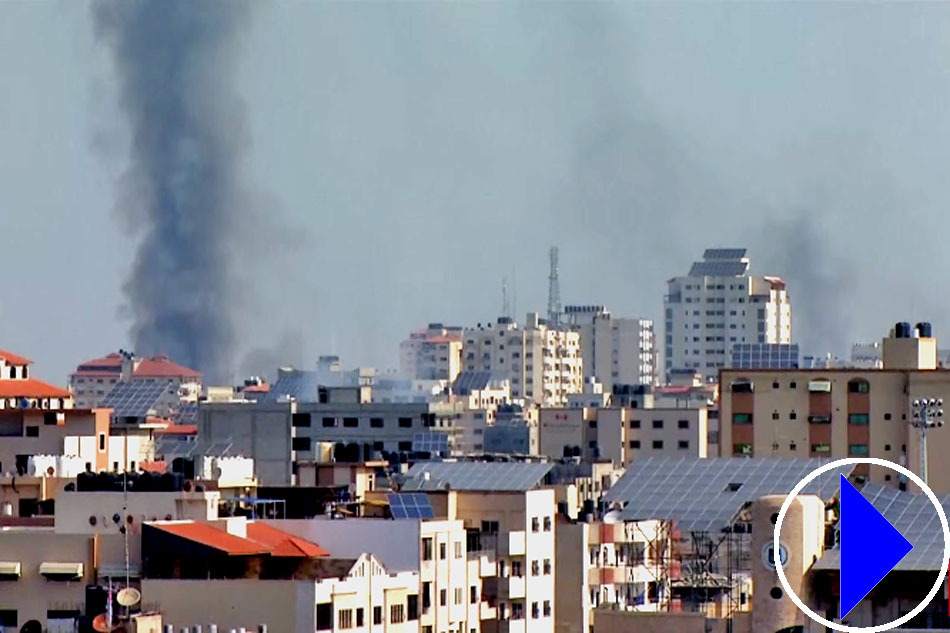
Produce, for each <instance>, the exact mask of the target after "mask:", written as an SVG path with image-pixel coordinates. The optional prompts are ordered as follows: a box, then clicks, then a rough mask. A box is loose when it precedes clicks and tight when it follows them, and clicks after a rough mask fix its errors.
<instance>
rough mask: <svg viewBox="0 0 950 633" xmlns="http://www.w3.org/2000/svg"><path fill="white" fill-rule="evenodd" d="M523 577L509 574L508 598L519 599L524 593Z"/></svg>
mask: <svg viewBox="0 0 950 633" xmlns="http://www.w3.org/2000/svg"><path fill="white" fill-rule="evenodd" d="M525 584H526V583H525V577H524V576H511V577H509V578H508V599H509V600H519V599H522V598H524V595H525Z"/></svg>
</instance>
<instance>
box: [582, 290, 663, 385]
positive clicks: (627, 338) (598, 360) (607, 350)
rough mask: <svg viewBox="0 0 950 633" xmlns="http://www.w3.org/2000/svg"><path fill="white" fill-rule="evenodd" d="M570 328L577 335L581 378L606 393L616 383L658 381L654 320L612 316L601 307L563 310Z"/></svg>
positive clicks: (587, 306)
mask: <svg viewBox="0 0 950 633" xmlns="http://www.w3.org/2000/svg"><path fill="white" fill-rule="evenodd" d="M564 316H565V318H566V319H567V322H568V324H569V327H570V328H571V329H573V330H575V331H576V332H577V333H578V334H580V343H581V358H582V359H583V362H584V375H585V376H586V377H587V378H596V379H597V380H598V381H599V382H600V383H602V384H603V385H604V389H605V391H607V392H608V393H609V392H610V391H612V390H613V386H614V385H615V384H621V385H654V384H656V382H657V378H658V373H657V372H658V367H657V350H656V337H655V335H654V331H653V321H651V320H650V319H630V318H621V317H615V316H613V315H612V314H611V313H610V311H609V310H607V308H606V307H604V306H596V305H585V306H578V305H569V306H565V307H564Z"/></svg>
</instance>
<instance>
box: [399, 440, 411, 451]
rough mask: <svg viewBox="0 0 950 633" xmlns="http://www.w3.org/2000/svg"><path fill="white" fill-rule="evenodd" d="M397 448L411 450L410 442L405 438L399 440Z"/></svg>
mask: <svg viewBox="0 0 950 633" xmlns="http://www.w3.org/2000/svg"><path fill="white" fill-rule="evenodd" d="M399 450H401V451H411V450H412V442H410V441H409V440H405V441H402V442H399Z"/></svg>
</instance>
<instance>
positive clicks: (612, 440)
mask: <svg viewBox="0 0 950 633" xmlns="http://www.w3.org/2000/svg"><path fill="white" fill-rule="evenodd" d="M707 425H708V411H707V409H705V408H690V409H686V408H682V409H681V408H672V409H659V408H655V409H640V408H629V407H605V408H601V409H589V408H573V409H570V408H567V409H565V408H542V409H541V412H540V415H539V424H538V436H539V451H540V453H541V455H547V456H548V457H551V458H553V459H560V458H562V457H580V458H581V459H582V460H583V461H595V460H599V459H607V460H610V461H611V462H613V463H614V464H615V465H617V466H622V467H626V466H627V465H629V464H630V462H631V461H633V460H634V459H636V458H638V457H649V456H673V457H706V456H707V442H708V429H707Z"/></svg>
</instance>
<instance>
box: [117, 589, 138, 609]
mask: <svg viewBox="0 0 950 633" xmlns="http://www.w3.org/2000/svg"><path fill="white" fill-rule="evenodd" d="M141 599H142V594H140V593H139V590H138V589H136V588H134V587H126V588H125V589H121V590H120V591H119V593H118V594H116V597H115V601H116V602H118V603H119V604H120V605H122V606H123V607H131V606H132V605H136V604H138V603H139V600H141Z"/></svg>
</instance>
